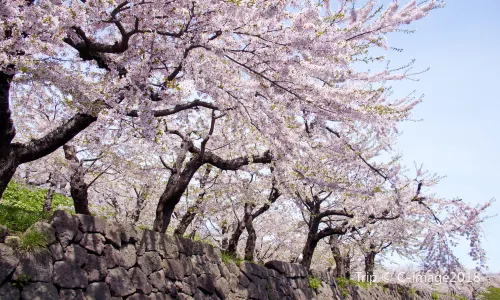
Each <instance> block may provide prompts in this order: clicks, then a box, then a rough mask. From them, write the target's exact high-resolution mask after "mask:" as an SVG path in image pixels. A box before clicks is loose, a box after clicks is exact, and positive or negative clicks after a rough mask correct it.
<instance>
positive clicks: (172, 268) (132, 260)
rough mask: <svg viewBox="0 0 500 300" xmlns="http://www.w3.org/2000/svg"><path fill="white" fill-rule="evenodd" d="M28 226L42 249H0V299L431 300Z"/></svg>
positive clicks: (284, 267)
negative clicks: (312, 283)
mask: <svg viewBox="0 0 500 300" xmlns="http://www.w3.org/2000/svg"><path fill="white" fill-rule="evenodd" d="M33 227H34V228H35V229H36V230H38V231H39V232H43V233H44V234H45V235H46V237H47V241H48V243H49V246H48V247H47V250H42V251H38V252H35V253H22V252H19V251H15V250H13V248H11V247H9V246H8V245H10V244H12V243H11V242H9V237H6V239H5V243H0V300H13V299H14V300H16V299H26V300H37V299H40V300H42V299H43V300H46V299H47V300H50V299H61V300H70V299H72V300H82V299H103V300H104V299H127V300H146V299H151V300H164V299H165V300H166V299H259V300H267V299H304V300H306V299H342V298H343V297H345V298H346V299H361V300H368V299H389V300H390V299H429V300H430V299H432V297H431V295H430V294H428V295H427V294H415V293H410V292H409V291H405V290H404V289H401V287H397V286H396V287H395V288H393V287H391V286H389V288H384V289H383V288H380V287H375V286H374V287H373V288H368V289H362V288H359V287H356V286H352V287H351V286H349V287H343V288H339V287H337V286H336V283H335V280H334V278H333V277H332V276H331V275H330V274H329V273H327V272H316V271H311V275H312V276H314V277H317V278H320V279H321V280H322V283H321V286H320V287H319V288H317V289H316V290H313V289H311V288H310V287H309V281H308V276H309V274H308V272H307V270H306V269H305V268H304V267H302V266H300V265H297V264H290V263H285V262H280V261H270V262H267V263H266V264H265V266H260V265H257V264H252V263H248V262H242V263H241V264H240V265H236V263H235V262H233V261H232V260H228V261H223V260H222V257H221V253H220V250H219V249H217V248H214V247H212V246H211V245H208V244H204V243H199V242H195V241H192V240H190V239H184V238H177V237H173V236H171V235H167V234H160V233H157V232H154V231H150V230H137V229H135V228H134V227H132V226H131V225H128V224H118V223H114V222H108V221H105V220H103V219H100V218H94V217H90V216H84V215H71V214H70V213H68V212H65V211H56V212H55V213H54V215H53V217H52V219H51V221H50V223H43V222H39V223H36V224H35V225H34V226H33ZM440 299H443V298H440Z"/></svg>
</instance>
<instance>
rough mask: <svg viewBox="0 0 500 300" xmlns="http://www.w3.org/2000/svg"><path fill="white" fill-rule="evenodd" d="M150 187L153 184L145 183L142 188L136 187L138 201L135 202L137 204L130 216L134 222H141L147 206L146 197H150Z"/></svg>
mask: <svg viewBox="0 0 500 300" xmlns="http://www.w3.org/2000/svg"><path fill="white" fill-rule="evenodd" d="M150 188H151V186H150V185H149V184H145V185H143V186H142V187H141V189H140V190H137V189H136V188H135V187H134V191H135V196H136V202H135V204H136V206H135V209H134V210H133V212H132V215H131V217H130V219H132V222H133V224H137V222H139V219H140V217H141V212H142V210H143V209H144V207H145V206H146V199H147V198H148V195H149V189H150Z"/></svg>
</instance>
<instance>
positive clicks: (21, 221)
mask: <svg viewBox="0 0 500 300" xmlns="http://www.w3.org/2000/svg"><path fill="white" fill-rule="evenodd" d="M48 217H49V215H48V214H46V213H44V212H43V211H38V212H34V211H28V210H25V209H22V208H18V207H12V206H7V205H4V204H0V224H2V225H5V226H6V227H7V229H8V230H9V231H12V232H18V233H19V232H24V231H26V229H28V228H29V227H30V226H31V225H33V224H35V223H36V222H38V221H41V220H44V219H47V218H48Z"/></svg>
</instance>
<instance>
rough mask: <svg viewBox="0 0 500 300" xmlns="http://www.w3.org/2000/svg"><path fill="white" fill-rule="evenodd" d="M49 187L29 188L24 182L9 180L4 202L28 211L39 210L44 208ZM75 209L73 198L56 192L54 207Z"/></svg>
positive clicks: (3, 197) (3, 198) (53, 201)
mask: <svg viewBox="0 0 500 300" xmlns="http://www.w3.org/2000/svg"><path fill="white" fill-rule="evenodd" d="M46 194H47V189H38V188H33V189H32V188H29V187H26V186H23V185H22V184H18V183H15V182H13V181H11V182H9V184H8V185H7V189H5V192H4V193H3V196H2V202H1V203H2V204H3V205H6V206H10V207H16V208H20V209H23V210H26V211H33V212H39V211H42V210H43V203H44V201H45V195H46ZM59 207H61V208H69V209H73V200H72V199H71V198H69V197H66V196H64V195H61V194H54V198H53V200H52V208H53V209H57V208H59Z"/></svg>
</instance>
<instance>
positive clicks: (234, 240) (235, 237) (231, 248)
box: [226, 221, 245, 256]
mask: <svg viewBox="0 0 500 300" xmlns="http://www.w3.org/2000/svg"><path fill="white" fill-rule="evenodd" d="M243 230H245V225H244V223H243V222H242V221H238V224H237V225H236V228H235V229H234V231H233V234H231V238H230V239H229V243H228V245H227V249H226V251H227V252H228V253H229V254H231V255H234V256H236V251H237V250H238V242H239V241H240V237H241V234H242V233H243Z"/></svg>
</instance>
